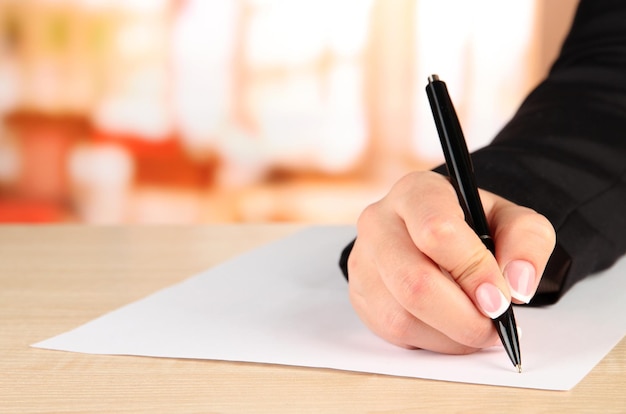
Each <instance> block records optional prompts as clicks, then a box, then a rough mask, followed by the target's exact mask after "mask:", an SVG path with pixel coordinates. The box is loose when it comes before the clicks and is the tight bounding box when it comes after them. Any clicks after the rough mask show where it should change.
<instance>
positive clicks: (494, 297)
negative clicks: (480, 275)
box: [476, 283, 510, 319]
mask: <svg viewBox="0 0 626 414" xmlns="http://www.w3.org/2000/svg"><path fill="white" fill-rule="evenodd" d="M476 300H477V301H478V305H479V306H480V307H481V308H482V310H483V312H485V314H486V315H487V316H489V317H490V318H491V319H495V318H497V317H498V316H500V315H502V314H503V313H504V312H505V311H506V310H507V309H508V307H509V305H510V303H509V301H507V300H506V297H505V296H504V294H503V293H502V292H501V291H500V289H498V288H497V287H496V286H495V285H492V284H491V283H483V284H482V285H480V286H478V289H476Z"/></svg>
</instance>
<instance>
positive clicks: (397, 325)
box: [381, 309, 413, 344]
mask: <svg viewBox="0 0 626 414" xmlns="http://www.w3.org/2000/svg"><path fill="white" fill-rule="evenodd" d="M381 321H382V322H381V336H383V337H384V338H385V339H386V340H387V341H389V342H391V343H395V344H406V343H408V342H410V341H409V338H410V337H411V336H412V332H411V329H412V327H413V319H412V316H411V315H410V314H409V313H408V312H406V311H404V310H402V309H397V310H394V311H390V312H387V314H385V315H384V316H383V318H381Z"/></svg>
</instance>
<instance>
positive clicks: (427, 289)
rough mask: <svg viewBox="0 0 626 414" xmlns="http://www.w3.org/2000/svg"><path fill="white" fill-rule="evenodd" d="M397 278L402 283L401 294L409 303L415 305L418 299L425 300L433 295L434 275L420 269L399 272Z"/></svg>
mask: <svg viewBox="0 0 626 414" xmlns="http://www.w3.org/2000/svg"><path fill="white" fill-rule="evenodd" d="M396 277H397V278H398V280H399V281H400V289H401V290H400V292H401V294H403V295H404V296H405V297H406V300H407V302H409V303H412V304H413V303H414V302H415V300H416V299H417V298H424V297H427V296H429V295H430V294H431V292H432V290H433V287H432V284H433V282H432V279H433V275H432V274H430V273H429V272H427V271H424V270H420V269H411V270H401V269H400V270H399V271H398V272H397V274H396Z"/></svg>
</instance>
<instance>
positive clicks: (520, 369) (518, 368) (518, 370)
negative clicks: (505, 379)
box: [515, 364, 522, 374]
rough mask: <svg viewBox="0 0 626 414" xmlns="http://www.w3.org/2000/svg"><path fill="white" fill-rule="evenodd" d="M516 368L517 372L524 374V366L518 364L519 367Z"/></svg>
mask: <svg viewBox="0 0 626 414" xmlns="http://www.w3.org/2000/svg"><path fill="white" fill-rule="evenodd" d="M515 368H517V372H518V373H520V374H521V373H522V364H517V365H516V366H515Z"/></svg>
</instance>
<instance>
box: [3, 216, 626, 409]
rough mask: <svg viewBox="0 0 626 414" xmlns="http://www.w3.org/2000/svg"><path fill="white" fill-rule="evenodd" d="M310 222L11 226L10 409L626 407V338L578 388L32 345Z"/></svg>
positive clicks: (6, 363)
mask: <svg viewBox="0 0 626 414" xmlns="http://www.w3.org/2000/svg"><path fill="white" fill-rule="evenodd" d="M301 227H302V226H299V225H269V224H267V225H215V226H193V227H192V226H189V227H81V226H58V227H55V226H51V227H47V226H46V227H28V226H10V227H0V413H30V412H37V413H46V412H50V413H62V412H72V413H78V412H84V413H140V412H150V413H154V412H175V413H183V412H201V413H223V412H226V413H227V412H236V413H249V412H267V413H281V412H289V413H302V412H315V413H317V412H337V413H351V412H376V413H382V412H384V413H414V412H419V413H424V412H426V413H427V412H436V413H445V412H462V413H491V412H494V413H529V412H542V413H560V412H565V413H578V412H586V413H613V412H614V413H618V412H619V413H625V412H626V340H622V342H621V343H620V344H619V345H618V346H617V347H616V348H615V349H614V350H613V351H612V352H611V353H610V354H609V355H608V356H607V357H606V358H605V359H604V360H603V361H602V362H601V363H600V364H599V365H598V366H597V367H595V369H594V370H593V371H592V372H591V373H590V374H589V375H588V376H587V377H586V378H585V379H584V380H583V381H582V382H581V383H580V384H579V385H578V386H577V387H576V388H575V389H573V390H572V391H568V392H558V391H538V390H528V389H515V388H503V387H491V386H481V385H470V384H459V383H447V382H438V381H430V380H420V379H409V378H395V377H388V376H383V375H373V374H363V373H352V372H341V371H333V370H326V369H311V368H298V367H286V366H275V365H262V364H250V363H233V362H222V361H196V360H178V359H160V358H145V357H132V356H98V355H83V354H76V353H68V352H58V351H49V350H41V349H34V348H30V347H29V345H30V344H32V343H35V342H37V341H40V340H43V339H46V338H49V337H51V336H54V335H56V334H59V333H62V332H65V331H67V330H69V329H71V328H74V327H76V326H78V325H80V324H82V323H85V322H88V321H90V320H92V319H94V318H95V317H97V316H99V315H101V314H103V313H105V312H107V311H111V310H114V309H116V308H118V307H120V306H122V305H125V304H127V303H130V302H132V301H135V300H137V299H141V298H143V297H145V296H147V295H148V294H150V293H152V292H154V291H156V290H158V289H160V288H163V287H167V286H169V285H171V284H173V283H175V282H177V281H180V280H183V279H185V278H187V277H189V276H192V275H194V274H196V273H198V272H200V271H202V270H204V269H206V268H208V267H210V266H213V265H215V264H217V263H219V262H221V261H223V260H226V259H228V258H230V257H232V256H234V255H236V254H237V253H239V252H242V251H245V250H247V249H250V248H253V247H255V246H258V245H260V244H262V243H265V242H268V241H271V240H273V239H276V238H279V237H283V236H286V235H287V234H290V233H292V232H294V231H296V230H297V229H299V228H301Z"/></svg>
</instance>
